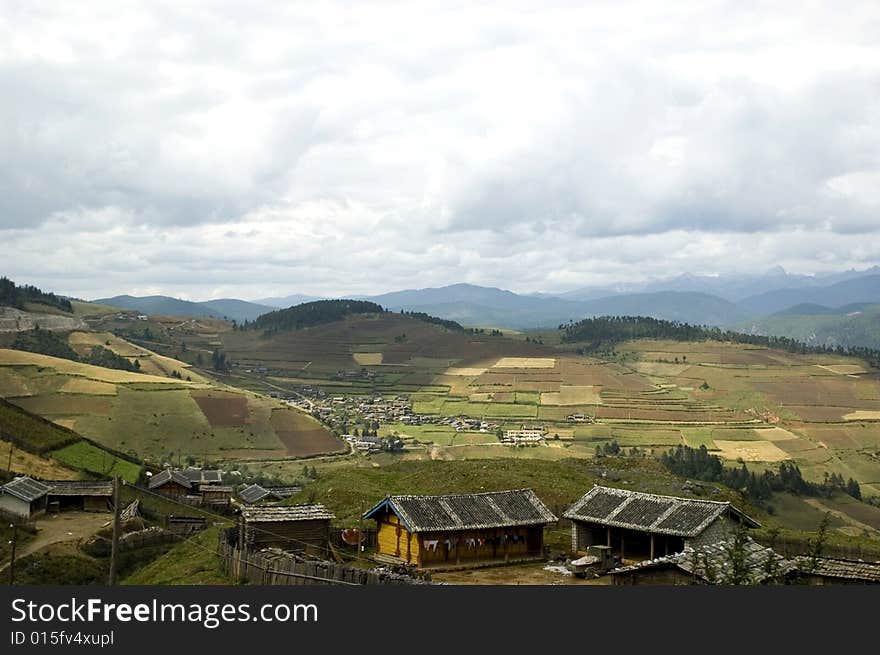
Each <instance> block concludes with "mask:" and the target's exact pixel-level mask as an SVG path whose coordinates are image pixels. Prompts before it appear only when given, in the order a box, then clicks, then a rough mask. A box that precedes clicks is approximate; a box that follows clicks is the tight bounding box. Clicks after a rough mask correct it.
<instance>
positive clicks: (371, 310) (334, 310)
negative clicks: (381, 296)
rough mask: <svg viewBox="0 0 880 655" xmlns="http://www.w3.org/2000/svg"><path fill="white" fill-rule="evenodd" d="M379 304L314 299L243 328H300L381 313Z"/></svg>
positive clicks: (274, 313) (382, 310) (273, 330)
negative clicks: (359, 315) (356, 315)
mask: <svg viewBox="0 0 880 655" xmlns="http://www.w3.org/2000/svg"><path fill="white" fill-rule="evenodd" d="M383 312H385V310H384V309H383V308H382V306H381V305H377V304H376V303H374V302H368V301H366V300H316V301H315V302H307V303H303V304H302V305H295V306H294V307H288V308H287V309H279V310H277V311H274V312H269V313H267V314H263V315H262V316H259V317H258V318H257V319H256V320H255V321H254V322H253V323H245V325H244V326H245V328H252V329H256V330H265V331H269V332H275V331H278V330H301V329H302V328H307V327H313V326H315V325H323V324H325V323H333V322H334V321H341V320H342V319H344V318H345V317H346V316H350V315H352V314H381V313H383Z"/></svg>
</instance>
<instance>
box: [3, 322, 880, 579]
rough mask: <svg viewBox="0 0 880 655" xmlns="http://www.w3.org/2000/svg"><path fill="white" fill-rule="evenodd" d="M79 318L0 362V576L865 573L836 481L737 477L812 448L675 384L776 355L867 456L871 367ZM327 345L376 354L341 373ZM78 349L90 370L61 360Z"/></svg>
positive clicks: (349, 325) (754, 413) (760, 409)
mask: <svg viewBox="0 0 880 655" xmlns="http://www.w3.org/2000/svg"><path fill="white" fill-rule="evenodd" d="M87 309H88V311H89V312H97V313H96V314H86V315H85V316H86V319H87V320H86V321H83V323H82V324H81V325H77V329H76V330H74V331H69V332H68V331H65V330H59V329H53V330H41V329H40V328H36V329H34V328H31V329H30V330H29V331H28V332H26V333H24V334H25V335H27V337H28V339H29V340H24V337H23V336H22V333H21V332H16V331H12V332H10V333H8V334H9V335H11V336H12V337H13V338H14V339H16V340H15V341H12V342H11V343H10V344H9V345H15V346H18V347H21V350H19V349H17V348H9V349H0V388H3V389H5V390H6V391H5V392H4V393H5V395H6V398H5V399H4V400H2V401H0V435H2V438H3V442H2V443H3V444H4V446H5V450H3V451H0V458H4V459H5V460H6V461H5V464H6V467H5V472H4V479H3V484H2V485H0V513H2V515H3V517H4V519H5V520H6V521H7V522H8V523H7V526H8V527H6V528H4V536H5V537H7V539H6V547H5V548H4V549H3V553H2V555H3V560H4V561H3V564H2V567H3V569H2V571H3V573H4V575H7V576H8V579H9V581H11V582H13V583H16V584H20V583H41V582H48V581H49V580H50V579H52V577H53V576H57V575H58V574H57V573H55V572H57V571H58V570H63V571H65V573H64V574H63V575H62V580H64V581H67V582H70V583H95V582H97V583H104V582H105V580H107V579H109V580H112V581H120V580H121V581H123V582H124V583H126V584H171V583H183V584H191V583H211V584H226V583H233V582H235V583H248V584H272V585H301V584H326V585H339V586H346V585H349V586H350V585H364V584H367V585H371V584H397V585H400V584H418V585H437V584H541V585H586V586H602V585H642V584H664V585H669V584H747V585H757V584H761V585H766V584H872V583H878V582H880V540H878V539H877V537H878V536H880V529H878V528H880V522H877V521H876V517H875V512H877V513H880V509H876V508H875V506H874V505H872V504H871V503H870V502H863V501H861V500H860V499H859V498H860V496H861V492H862V485H860V484H859V483H858V482H856V481H855V480H853V479H852V478H851V479H850V480H849V481H847V480H846V479H845V478H843V476H841V475H839V474H838V473H836V472H834V473H833V474H831V475H829V474H828V473H826V474H825V475H824V478H820V480H819V481H816V476H813V477H811V478H809V479H808V478H804V477H803V474H802V472H801V470H800V468H798V466H797V465H796V464H795V463H794V461H795V460H793V459H792V458H791V457H788V456H785V457H780V458H779V459H778V460H776V461H777V462H779V463H778V464H777V467H778V468H777V469H776V470H770V469H768V470H766V471H765V472H764V473H763V474H761V475H760V476H758V475H756V474H755V471H756V469H755V463H756V462H770V461H773V460H772V457H771V455H773V456H775V454H777V453H781V454H782V455H786V453H791V454H792V457H794V456H799V454H800V453H804V452H806V453H811V452H812V450H809V449H808V448H807V445H808V444H809V443H811V442H809V441H808V438H809V435H810V434H811V432H810V430H812V429H813V428H812V427H810V426H807V429H806V430H805V429H804V428H803V427H802V426H801V424H800V423H797V422H796V421H794V420H793V419H792V414H791V412H788V411H787V410H786V409H785V407H783V406H780V405H776V406H774V407H772V409H771V407H768V406H767V405H763V406H762V405H756V406H755V407H751V406H749V407H743V406H741V405H739V406H732V405H730V406H723V405H721V404H720V403H721V402H722V400H723V397H722V396H721V395H720V394H718V393H717V392H712V391H711V389H710V391H706V390H705V389H704V388H703V389H701V388H699V386H698V385H697V384H694V382H692V381H691V380H692V378H688V377H687V375H688V373H687V371H688V370H689V369H690V367H695V368H694V369H693V370H694V374H696V375H699V376H706V378H705V379H710V380H711V385H712V386H713V387H714V386H722V385H724V384H728V383H729V382H728V381H729V380H731V379H732V378H725V377H723V375H724V374H725V373H726V371H727V370H730V369H725V368H723V367H719V366H715V365H714V364H712V358H713V357H714V358H716V359H719V360H720V358H724V360H725V361H739V360H737V359H736V358H740V359H741V361H743V362H744V364H742V365H738V367H737V368H735V369H733V370H735V371H737V374H738V375H740V376H743V375H755V376H756V377H757V379H758V380H759V381H760V382H759V383H760V384H764V380H766V379H767V375H766V371H767V364H766V363H768V362H778V361H780V359H782V360H784V361H787V362H797V363H799V364H800V368H799V369H797V370H799V371H802V372H803V374H804V375H808V376H809V377H805V378H804V379H805V380H806V382H804V384H806V383H815V382H816V381H818V382H819V383H821V384H826V385H836V386H834V387H833V388H835V389H838V391H837V393H838V396H837V398H835V399H834V401H833V402H840V400H839V398H841V397H842V396H841V395H840V394H841V393H842V391H841V390H842V389H846V388H849V389H853V390H855V393H854V394H853V395H852V396H851V398H852V400H851V401H850V402H852V403H853V406H854V407H855V409H854V410H851V411H852V412H853V414H852V416H853V418H854V419H856V420H854V421H852V422H851V425H852V426H853V427H852V428H851V429H854V430H856V429H863V430H864V431H863V432H860V433H858V434H861V435H862V438H865V439H869V438H870V435H871V434H873V431H874V430H875V426H876V424H875V423H871V420H872V417H873V415H871V414H870V413H869V412H868V410H867V409H866V407H867V405H865V404H864V403H862V404H860V401H859V400H858V399H859V398H860V397H862V396H864V395H865V394H866V393H867V394H870V393H872V392H871V388H872V387H870V386H868V385H870V384H872V383H873V380H874V377H875V376H876V374H873V373H869V369H868V368H867V366H866V367H865V368H859V367H858V366H857V365H855V364H853V363H850V362H852V361H853V360H851V359H849V360H848V359H846V358H841V357H840V356H837V355H826V354H824V353H817V354H809V353H808V354H797V355H787V354H784V353H782V352H781V351H774V350H772V349H769V348H765V347H762V348H761V349H757V350H756V349H753V350H749V351H746V350H744V349H742V348H741V347H740V346H737V345H736V344H732V343H717V344H714V343H712V342H702V341H701V342H698V343H689V342H682V343H681V344H678V345H676V344H674V343H670V342H662V341H651V340H645V341H636V342H625V343H622V344H621V345H620V346H618V347H619V348H624V347H628V348H632V349H633V350H631V351H630V352H631V353H633V354H629V355H625V356H617V358H616V359H608V360H605V359H602V358H601V357H598V356H582V355H581V354H580V353H577V352H573V351H572V350H566V349H565V346H564V343H556V344H553V345H545V343H544V342H545V340H546V341H550V340H551V338H552V337H553V336H554V335H553V334H551V333H548V332H544V333H542V337H541V338H540V340H539V339H537V338H535V339H531V338H529V340H528V341H525V340H523V339H522V338H521V337H518V336H516V335H514V336H510V337H505V336H504V335H500V336H499V334H491V333H490V334H486V333H480V332H473V331H470V332H469V331H464V330H462V329H461V328H460V327H459V328H455V327H451V326H450V325H444V326H440V327H438V326H436V325H434V324H431V323H429V322H425V321H424V320H423V319H416V318H410V317H407V316H402V315H400V314H392V313H385V312H377V310H376V309H375V307H374V306H368V307H366V308H364V310H362V312H361V313H354V314H347V313H346V314H344V315H342V316H336V315H333V316H331V317H330V318H329V319H327V320H328V321H329V322H327V323H323V322H322V323H321V324H319V325H318V326H317V327H315V328H314V329H302V330H295V331H292V332H285V333H280V337H279V336H277V335H276V334H275V333H273V332H266V333H264V334H263V335H262V336H261V335H259V334H253V333H249V332H245V331H243V330H242V329H240V328H239V327H237V326H235V325H230V324H229V323H223V322H220V321H204V322H203V323H198V322H194V321H184V320H181V319H180V318H179V317H177V318H175V317H167V318H164V317H161V316H148V315H145V314H136V315H132V316H129V315H127V314H123V313H119V312H116V313H112V314H111V313H108V311H107V310H104V309H101V308H99V307H96V308H94V309H92V308H87ZM292 309H294V310H296V311H298V312H303V311H311V310H310V309H309V307H308V305H306V306H303V307H300V308H292ZM345 311H346V312H348V311H350V310H348V309H346V310H345ZM122 316H125V318H124V319H123V318H121V317H122ZM141 316H144V317H145V318H144V319H141V318H140V317H141ZM90 323H91V328H90ZM132 323H135V324H137V326H138V327H137V328H136V330H135V331H134V332H132V329H131V328H130V327H129V325H130V324H132ZM447 323H448V322H447ZM141 326H143V327H141ZM181 326H186V327H185V328H184V329H182V328H181ZM63 327H64V328H67V327H69V326H67V325H65V326H63ZM97 327H99V328H100V329H101V332H94V331H90V330H94V329H95V328H97ZM404 328H405V329H406V333H407V334H408V335H413V336H410V337H408V338H407V339H406V340H404V339H401V338H399V333H401V332H402V331H403V329H404ZM334 329H344V330H345V331H346V334H349V335H350V334H357V337H356V338H358V339H361V340H363V339H367V338H371V339H373V343H374V344H376V343H377V342H378V338H379V337H380V335H389V334H390V335H397V336H395V338H393V339H388V342H387V344H385V345H373V346H372V347H373V348H374V351H373V352H372V353H368V354H366V355H365V354H363V353H358V352H355V354H354V355H352V354H351V349H352V346H349V345H347V344H346V345H344V346H343V347H342V348H341V347H340V345H339V342H338V341H335V340H334V337H333V336H332V335H333V332H332V331H333V330H334ZM663 329H667V328H665V327H664V328H663ZM218 330H219V331H218ZM419 331H422V334H420V333H419ZM496 332H500V331H496ZM568 333H573V332H572V330H569V332H568ZM558 334H559V333H557V335H556V336H557V339H558ZM16 335H18V336H16ZM7 338H8V337H7ZM351 338H352V337H351V336H347V337H346V339H351ZM382 338H387V336H382ZM279 339H281V340H279ZM539 341H540V343H539ZM216 344H222V345H223V348H224V352H223V354H222V356H221V355H218V353H220V352H221V351H220V349H219V348H218V347H217V346H216ZM303 344H305V345H303ZM211 347H213V349H214V350H213V355H212V357H211V362H212V364H213V366H212V367H209V366H207V365H206V363H205V360H206V358H205V357H203V356H202V355H201V353H202V352H205V351H210V348H211ZM65 348H67V349H68V350H65ZM282 348H283V350H282ZM430 348H434V349H435V352H433V353H431V351H430V350H429V349H430ZM658 348H667V349H670V350H672V349H674V348H679V349H680V350H681V349H687V353H688V354H687V355H684V354H682V355H681V357H682V360H691V359H697V358H699V359H700V360H703V361H707V362H709V363H708V364H691V363H688V364H683V363H679V364H676V363H672V364H667V363H666V361H669V359H668V358H667V357H666V356H664V355H662V354H661V355H658V354H656V352H655V351H656V349H658ZM41 349H42V350H44V351H47V352H48V351H50V350H51V352H54V353H56V355H65V356H66V357H67V358H66V359H65V357H58V356H55V355H47V354H43V353H40V352H36V351H39V350H41ZM101 349H103V350H105V351H107V352H106V353H103V354H100V357H101V360H100V361H101V362H102V364H104V365H103V366H97V365H95V364H89V363H85V362H84V361H83V359H84V358H85V357H86V356H88V357H89V358H91V359H90V361H98V360H97V359H95V358H96V357H97V354H98V353H100V350H101ZM304 349H305V350H304ZM650 349H655V351H652V350H650ZM680 350H679V352H680ZM304 352H308V354H310V355H311V356H312V359H311V360H309V361H308V362H307V363H306V364H305V365H303V364H302V360H301V359H300V357H301V356H302V355H301V353H304ZM340 352H341V353H342V354H340ZM414 352H417V353H419V354H413V353H414ZM426 352H427V353H429V354H433V357H431V356H428V355H426V354H425V353H426ZM646 352H647V353H650V354H649V355H647V356H645V355H641V354H640V353H646ZM107 353H109V354H107ZM279 353H283V354H279ZM451 354H456V355H458V357H450V356H449V355H451ZM74 357H76V358H77V359H74ZM270 357H271V361H270ZM651 358H653V361H652V359H651ZM756 358H759V359H756ZM810 358H813V359H812V360H811V359H810ZM658 360H663V361H658ZM755 361H758V362H761V363H760V364H758V365H757V366H752V364H751V363H752V362H755ZM135 362H137V366H135V365H134V363H135ZM365 362H366V363H365ZM814 362H817V363H819V364H821V366H817V365H816V364H815V363H814ZM345 363H347V368H346V367H345V366H344V364H345ZM340 365H343V366H342V367H341V368H340ZM346 371H348V372H351V373H352V375H347V374H345V373H346ZM367 373H368V374H367ZM841 373H843V374H845V379H842V378H841ZM712 374H715V377H709V376H711V375H712ZM664 375H666V376H669V375H672V376H673V377H666V378H663V377H662V376H664ZM789 375H790V373H789ZM671 380H674V382H672V381H671ZM741 380H742V377H738V378H736V384H738V385H741V384H742V382H741ZM841 383H842V384H843V385H846V386H841ZM703 386H704V387H708V386H710V385H709V384H705V383H704V385H703ZM762 388H763V387H762ZM825 388H832V387H831V386H826V387H825ZM159 402H161V403H162V404H161V405H159V404H156V403H159ZM725 402H726V401H725ZM870 402H871V401H869V403H868V404H870ZM138 407H140V409H136V408H138ZM160 407H161V408H163V409H160ZM154 408H155V409H154ZM187 408H189V409H187ZM799 411H800V410H799ZM842 411H850V410H842ZM37 412H43V413H45V414H46V416H45V417H43V416H40V415H39V414H38V413H37ZM160 412H164V415H160ZM186 412H191V415H187V414H186ZM859 412H862V413H859ZM780 417H782V418H780ZM190 425H192V426H196V427H187V426H190ZM200 425H205V426H208V429H207V430H205V429H204V428H199V427H198V426H200ZM79 430H82V432H80V431H79ZM120 430H121V431H120ZM185 430H189V432H186V431H185ZM853 434H854V435H855V434H856V432H853ZM172 444H173V447H172ZM761 444H766V445H763V446H760V445H761ZM707 446H710V447H711V448H712V450H711V451H710V450H709V449H708V448H707ZM759 446H760V447H759ZM746 447H748V448H751V449H752V450H753V451H754V453H755V454H754V455H753V456H749V455H748V454H747V453H750V452H752V451H750V450H746V449H745V448H746ZM725 448H729V449H731V450H730V452H731V453H735V455H729V454H727V453H726V452H725V450H724V449H725ZM734 457H735V458H736V459H735V460H734V459H733V458H734ZM810 461H811V460H804V462H803V466H804V470H806V471H810V470H811V469H810V468H809V462H810ZM864 489H865V492H866V493H869V492H870V491H871V490H872V487H871V486H870V484H866V485H864ZM867 500H868V501H870V499H867ZM794 517H797V518H794Z"/></svg>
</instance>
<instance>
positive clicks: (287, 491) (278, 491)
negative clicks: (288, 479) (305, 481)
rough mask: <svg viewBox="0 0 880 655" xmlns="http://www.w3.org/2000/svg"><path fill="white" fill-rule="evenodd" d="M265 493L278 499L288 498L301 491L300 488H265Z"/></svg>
mask: <svg viewBox="0 0 880 655" xmlns="http://www.w3.org/2000/svg"><path fill="white" fill-rule="evenodd" d="M266 491H268V492H269V493H270V494H271V495H273V496H275V497H276V498H279V499H280V498H290V497H291V496H295V495H296V494H298V493H299V492H300V491H302V487H266Z"/></svg>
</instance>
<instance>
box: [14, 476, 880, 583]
mask: <svg viewBox="0 0 880 655" xmlns="http://www.w3.org/2000/svg"><path fill="white" fill-rule="evenodd" d="M222 482H223V474H222V472H221V471H217V470H205V469H196V468H190V469H170V468H169V469H165V470H163V471H161V472H160V473H157V474H156V475H154V476H152V478H151V480H150V483H149V487H150V490H151V491H152V492H153V493H157V494H160V495H165V496H167V497H168V498H171V499H174V500H180V499H182V498H192V499H200V502H201V503H203V504H211V505H217V504H221V503H223V504H227V505H228V504H230V503H233V504H235V505H237V506H238V511H237V514H238V518H237V529H236V532H235V535H236V541H237V545H238V547H239V548H241V549H242V550H253V551H256V550H260V549H264V548H280V549H283V550H293V551H298V552H302V553H305V554H308V555H314V556H318V557H327V556H328V554H329V553H330V552H331V551H332V547H331V545H330V544H331V535H332V533H333V528H332V522H333V520H334V519H335V517H334V515H333V514H332V513H331V512H330V511H329V510H327V508H325V507H324V506H323V505H320V504H314V503H311V504H298V505H295V504H294V505H291V504H273V503H278V502H281V501H285V500H287V499H289V498H290V497H291V496H293V495H294V494H296V493H298V492H299V491H300V488H299V487H266V486H261V485H258V484H250V485H245V486H242V487H241V488H240V489H239V490H238V492H237V494H236V498H235V499H234V500H233V488H232V487H231V486H229V485H223V484H222ZM112 493H113V490H112V483H110V482H106V481H39V480H34V479H32V478H30V477H26V476H23V477H17V478H15V479H13V480H12V481H10V482H8V483H6V484H4V485H2V486H0V512H2V513H4V514H6V515H10V516H13V517H17V518H22V519H26V520H28V519H32V518H34V517H35V516H38V515H39V514H42V513H45V512H47V511H50V512H57V511H65V510H79V511H108V510H109V509H111V503H112ZM562 518H564V519H567V520H568V521H569V522H570V524H571V551H572V552H573V553H575V554H576V555H577V556H578V557H579V559H576V560H574V561H573V562H572V563H571V564H572V569H573V570H575V571H578V570H587V571H590V572H592V573H593V574H608V575H609V576H611V581H612V582H613V583H614V584H622V585H630V584H666V585H669V584H700V583H703V584H712V583H719V582H725V581H729V580H730V577H729V576H730V575H731V574H732V572H731V567H737V568H738V571H737V572H736V575H737V576H738V580H739V582H748V583H752V584H780V583H792V582H795V583H806V584H867V583H880V562H865V561H860V560H859V561H856V560H849V559H842V558H832V557H815V556H800V557H792V558H787V557H783V556H782V555H780V554H778V553H776V552H774V551H773V550H772V549H771V548H768V547H766V546H763V545H761V544H759V543H757V542H756V541H754V540H753V539H752V538H751V537H748V536H746V537H745V538H744V539H743V536H742V535H743V532H744V530H743V529H745V531H747V530H748V529H752V528H758V527H760V525H759V523H758V522H757V521H755V520H754V519H753V518H751V517H749V516H748V515H746V514H745V513H744V512H742V511H741V510H740V509H739V508H737V507H735V506H734V505H732V504H731V503H729V502H719V501H714V500H706V499H701V498H681V497H676V496H664V495H658V494H650V493H644V492H638V491H632V490H627V489H616V488H612V487H606V486H600V485H594V486H593V487H592V489H590V490H588V491H587V492H586V493H585V494H584V495H583V496H582V497H581V498H579V499H578V500H577V501H576V502H575V503H574V504H572V505H571V506H570V507H569V508H568V509H567V510H566V511H565V512H564V513H563V514H562ZM362 519H364V520H371V521H374V522H375V525H376V549H375V555H374V558H375V559H376V560H377V561H378V562H380V563H384V564H393V565H404V566H407V567H411V568H415V569H419V570H438V569H450V568H470V567H479V566H489V565H495V564H504V563H515V562H528V561H538V560H541V559H544V558H546V549H545V547H544V530H545V528H546V527H547V526H548V525H550V524H556V523H557V521H558V520H559V519H558V517H557V516H555V515H554V514H553V512H551V511H550V509H549V508H548V507H547V506H546V505H545V504H544V503H543V502H542V501H541V499H540V498H538V496H537V495H536V494H535V493H534V491H532V490H531V489H513V490H506V491H495V492H483V493H471V494H448V495H440V496H427V495H388V496H386V497H384V498H382V499H381V500H379V501H378V502H377V503H376V504H375V505H374V506H373V507H371V508H370V509H368V510H367V511H366V512H364V513H363V515H362ZM735 540H739V547H740V553H739V555H738V559H739V561H738V562H737V563H734V562H732V556H731V552H732V550H731V549H732V544H733V543H734V541H735ZM579 567H580V568H579Z"/></svg>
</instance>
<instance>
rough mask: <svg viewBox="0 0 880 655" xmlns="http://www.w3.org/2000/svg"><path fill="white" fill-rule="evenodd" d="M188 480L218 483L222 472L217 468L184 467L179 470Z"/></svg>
mask: <svg viewBox="0 0 880 655" xmlns="http://www.w3.org/2000/svg"><path fill="white" fill-rule="evenodd" d="M181 473H182V474H183V475H184V476H186V478H187V479H188V480H189V481H190V482H197V483H200V484H220V483H221V482H222V481H223V472H222V471H220V470H218V469H199V468H194V467H190V468H186V469H183V470H182V471H181Z"/></svg>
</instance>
